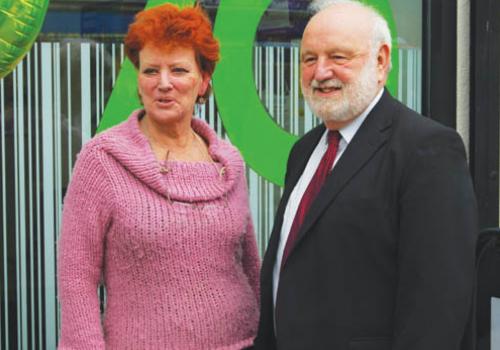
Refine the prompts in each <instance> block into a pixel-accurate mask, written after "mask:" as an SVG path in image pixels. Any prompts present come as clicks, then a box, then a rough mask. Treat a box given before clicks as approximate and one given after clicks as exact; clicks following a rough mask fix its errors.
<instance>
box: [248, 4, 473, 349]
mask: <svg viewBox="0 0 500 350" xmlns="http://www.w3.org/2000/svg"><path fill="white" fill-rule="evenodd" d="M390 53H391V38H390V32H389V29H388V26H387V23H386V21H385V20H384V19H383V18H382V17H381V16H380V15H379V14H378V13H377V12H376V11H375V10H373V9H372V8H370V7H367V6H366V5H362V4H360V3H357V2H354V1H342V2H339V3H337V4H333V5H329V6H328V7H325V8H323V9H322V10H320V11H319V12H318V13H317V14H315V15H314V16H313V17H312V19H311V20H310V22H309V23H308V25H307V27H306V29H305V31H304V35H303V39H302V43H301V70H302V78H301V79H302V80H301V84H302V90H303V93H304V96H305V98H306V100H307V102H308V104H309V105H310V107H311V109H312V110H313V111H314V112H315V114H316V115H317V116H319V117H320V118H322V120H323V121H324V123H323V125H321V126H319V127H317V128H315V129H313V130H312V131H310V132H309V133H307V134H306V135H304V136H303V137H302V138H301V139H300V140H299V141H298V142H297V143H296V144H295V145H294V147H293V149H292V150H291V153H290V156H289V160H288V166H287V173H286V178H285V189H284V193H283V197H282V200H281V203H280V206H279V208H278V211H277V214H276V221H275V226H274V229H273V232H272V235H271V238H270V241H269V245H268V249H267V252H266V255H265V257H264V262H263V266H262V274H261V293H262V296H261V304H262V305H261V319H260V325H259V332H258V336H257V338H256V341H255V348H256V349H258V350H262V349H286V350H294V349H297V350H298V349H300V350H307V349H311V350H318V349H333V350H348V349H350V350H459V349H469V348H470V345H469V344H468V343H467V341H466V339H465V337H464V334H465V333H467V332H466V331H467V330H468V329H469V330H470V328H468V325H467V323H468V321H469V319H470V310H471V305H472V303H471V302H472V294H473V274H474V248H475V239H476V231H477V223H476V203H475V198H474V193H473V188H472V183H471V180H470V176H469V173H468V169H467V162H466V157H465V151H464V146H463V143H462V141H461V139H460V137H459V136H458V134H457V133H456V132H455V131H454V130H452V129H449V128H447V127H444V126H442V125H439V124H437V123H436V122H434V121H432V120H430V119H428V118H425V117H422V116H421V115H418V114H417V113H415V112H413V111H411V110H410V109H408V108H406V107H405V106H403V105H402V104H401V103H399V102H397V101H396V100H395V99H393V98H392V97H391V96H390V94H389V92H388V91H387V90H386V89H384V85H385V82H386V79H387V75H388V72H389V70H390ZM329 135H331V136H329ZM327 139H331V140H332V141H331V142H330V143H327ZM331 145H333V146H331ZM332 154H333V155H332ZM330 158H333V159H330ZM332 161H334V164H333V165H332V164H331V162H332ZM332 166H333V169H332ZM324 168H326V173H325V170H324ZM330 169H332V170H331V173H330ZM322 174H323V175H322ZM325 174H326V175H325ZM325 177H326V179H325ZM318 184H319V185H318ZM469 326H470V324H469ZM469 341H470V338H469Z"/></svg>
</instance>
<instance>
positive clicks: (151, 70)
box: [142, 68, 157, 75]
mask: <svg viewBox="0 0 500 350" xmlns="http://www.w3.org/2000/svg"><path fill="white" fill-rule="evenodd" d="M142 72H143V73H144V74H147V75H152V74H155V73H156V72H157V70H156V69H154V68H145V69H144V70H143V71H142Z"/></svg>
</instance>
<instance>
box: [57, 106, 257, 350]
mask: <svg viewBox="0 0 500 350" xmlns="http://www.w3.org/2000/svg"><path fill="white" fill-rule="evenodd" d="M140 114H141V111H136V112H134V113H133V114H132V115H131V116H130V117H129V119H128V120H127V121H125V122H124V123H122V124H120V125H118V126H116V127H114V128H112V129H110V130H109V131H107V132H105V133H103V134H101V135H99V136H97V137H95V138H94V139H93V140H91V141H90V142H89V143H87V144H86V145H85V146H84V148H83V149H82V151H81V153H80V154H79V156H78V161H77V163H76V165H75V168H74V172H73V178H72V180H71V183H70V185H69V188H68V192H67V194H66V197H65V200H64V211H63V220H62V232H61V237H60V240H59V257H58V287H59V298H60V303H61V317H62V320H61V324H62V327H61V339H60V343H59V349H82V350H90V349H120V350H124V349H134V350H136V349H137V350H139V349H162V350H163V349H182V350H189V349H196V350H200V349H235V350H236V349H238V350H239V349H242V348H244V347H247V346H251V345H252V343H253V338H254V336H255V334H256V329H257V322H258V293H259V285H258V274H259V265H260V262H259V256H258V252H257V246H256V241H255V235H254V231H253V227H252V222H251V218H250V213H249V208H248V198H247V190H246V181H245V176H244V164H243V161H242V159H241V157H240V155H239V153H238V152H237V150H236V149H235V148H234V147H232V146H231V145H229V144H228V143H227V142H225V141H222V140H220V139H218V138H217V136H216V134H215V133H214V132H213V131H212V130H211V129H210V127H209V126H208V125H207V124H206V123H204V122H202V121H201V120H199V119H194V120H193V122H192V127H193V129H194V130H195V131H196V132H197V133H198V134H199V135H200V136H202V137H203V138H204V139H205V140H206V141H207V142H208V144H209V152H210V154H211V156H212V158H213V159H214V160H215V163H208V162H181V161H169V162H168V167H169V169H170V171H169V172H168V173H162V172H160V171H159V163H158V162H157V160H156V159H155V158H154V155H153V152H152V150H151V148H150V146H149V143H148V141H147V139H146V138H145V136H144V135H143V134H142V133H141V131H140V129H139V123H138V118H139V116H140ZM169 198H170V199H169ZM101 281H102V282H103V283H104V285H105V286H106V293H107V298H106V310H105V315H104V318H103V320H102V322H101V315H100V312H99V303H98V297H97V286H98V284H99V283H100V282H101ZM101 323H102V326H101Z"/></svg>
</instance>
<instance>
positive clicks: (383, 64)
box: [377, 44, 391, 85]
mask: <svg viewBox="0 0 500 350" xmlns="http://www.w3.org/2000/svg"><path fill="white" fill-rule="evenodd" d="M390 65H391V49H390V48H389V45H387V44H382V45H381V46H380V48H379V50H378V53H377V80H378V82H379V83H381V84H382V85H384V84H385V82H386V80H387V76H388V75H389V68H390Z"/></svg>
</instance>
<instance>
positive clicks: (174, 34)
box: [125, 4, 219, 76]
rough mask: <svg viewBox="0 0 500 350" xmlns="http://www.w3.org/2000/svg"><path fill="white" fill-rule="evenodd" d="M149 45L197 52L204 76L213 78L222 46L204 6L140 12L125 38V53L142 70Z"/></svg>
mask: <svg viewBox="0 0 500 350" xmlns="http://www.w3.org/2000/svg"><path fill="white" fill-rule="evenodd" d="M146 45H154V46H155V47H161V48H163V47H165V48H169V47H174V46H183V47H191V48H193V49H194V52H195V56H196V60H197V62H198V66H199V68H200V70H201V72H202V73H206V74H208V75H210V76H211V75H212V73H213V72H214V69H215V63H216V62H217V61H218V60H219V42H218V41H217V39H215V37H214V35H213V33H212V25H211V23H210V19H209V18H208V16H207V14H206V13H205V11H203V9H202V8H201V6H200V5H195V6H193V7H184V8H179V7H177V6H175V5H172V4H164V5H161V6H156V7H153V8H150V9H147V10H143V11H141V12H139V13H138V14H137V15H136V16H135V20H134V22H133V23H132V24H130V26H129V28H128V33H127V35H126V36H125V53H126V55H127V57H128V58H129V59H130V61H132V63H133V64H134V66H135V67H136V68H139V52H140V51H141V50H142V49H143V48H144V46H146Z"/></svg>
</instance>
